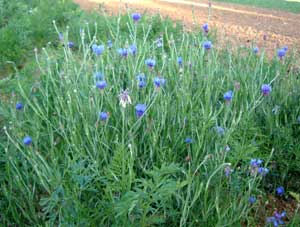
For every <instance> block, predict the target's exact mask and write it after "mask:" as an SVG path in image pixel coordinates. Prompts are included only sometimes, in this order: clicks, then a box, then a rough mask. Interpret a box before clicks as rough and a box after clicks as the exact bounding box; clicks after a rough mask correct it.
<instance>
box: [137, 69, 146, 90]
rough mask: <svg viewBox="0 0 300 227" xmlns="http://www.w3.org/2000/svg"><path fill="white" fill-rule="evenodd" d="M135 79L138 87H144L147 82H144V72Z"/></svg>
mask: <svg viewBox="0 0 300 227" xmlns="http://www.w3.org/2000/svg"><path fill="white" fill-rule="evenodd" d="M136 79H137V81H138V86H139V88H143V87H146V85H147V82H146V76H145V74H143V73H141V74H139V75H137V76H136Z"/></svg>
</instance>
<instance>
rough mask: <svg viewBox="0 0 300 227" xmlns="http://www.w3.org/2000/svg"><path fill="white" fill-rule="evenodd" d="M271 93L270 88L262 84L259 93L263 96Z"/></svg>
mask: <svg viewBox="0 0 300 227" xmlns="http://www.w3.org/2000/svg"><path fill="white" fill-rule="evenodd" d="M271 91H272V87H271V86H270V85H269V84H263V85H262V86H261V92H262V93H263V95H264V96H267V95H269V94H270V92H271Z"/></svg>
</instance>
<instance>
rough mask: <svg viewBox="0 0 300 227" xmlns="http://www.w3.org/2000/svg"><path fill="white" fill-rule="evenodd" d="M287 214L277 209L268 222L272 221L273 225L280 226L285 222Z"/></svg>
mask: <svg viewBox="0 0 300 227" xmlns="http://www.w3.org/2000/svg"><path fill="white" fill-rule="evenodd" d="M285 216H286V212H285V211H284V212H282V213H281V214H280V213H278V212H277V211H275V212H274V215H273V216H272V217H268V218H267V222H268V223H272V224H273V227H278V226H280V225H283V224H284V221H283V220H282V219H283V218H284V217H285Z"/></svg>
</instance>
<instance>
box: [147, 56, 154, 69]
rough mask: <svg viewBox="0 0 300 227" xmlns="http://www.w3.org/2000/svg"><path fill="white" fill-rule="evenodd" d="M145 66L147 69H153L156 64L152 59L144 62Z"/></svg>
mask: <svg viewBox="0 0 300 227" xmlns="http://www.w3.org/2000/svg"><path fill="white" fill-rule="evenodd" d="M145 64H146V65H147V66H148V67H149V68H153V67H154V66H155V64H156V61H155V60H154V59H152V58H148V59H146V60H145Z"/></svg>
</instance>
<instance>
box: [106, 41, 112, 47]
mask: <svg viewBox="0 0 300 227" xmlns="http://www.w3.org/2000/svg"><path fill="white" fill-rule="evenodd" d="M107 46H108V48H109V49H110V48H112V46H113V44H112V41H111V40H108V41H107Z"/></svg>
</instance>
